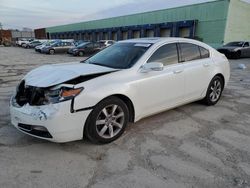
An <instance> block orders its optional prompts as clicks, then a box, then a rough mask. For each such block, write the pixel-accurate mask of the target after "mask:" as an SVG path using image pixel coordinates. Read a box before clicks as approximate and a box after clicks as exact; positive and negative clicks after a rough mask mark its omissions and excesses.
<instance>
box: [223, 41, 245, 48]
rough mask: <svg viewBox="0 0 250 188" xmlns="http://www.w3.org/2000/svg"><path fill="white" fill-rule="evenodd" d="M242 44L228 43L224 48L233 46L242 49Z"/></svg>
mask: <svg viewBox="0 0 250 188" xmlns="http://www.w3.org/2000/svg"><path fill="white" fill-rule="evenodd" d="M243 44H244V42H229V43H227V44H226V45H225V46H235V47H242V46H243Z"/></svg>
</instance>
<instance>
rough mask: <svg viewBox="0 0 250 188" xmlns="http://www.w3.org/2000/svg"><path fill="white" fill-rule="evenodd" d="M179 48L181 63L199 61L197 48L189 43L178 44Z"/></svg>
mask: <svg viewBox="0 0 250 188" xmlns="http://www.w3.org/2000/svg"><path fill="white" fill-rule="evenodd" d="M180 48H181V61H182V62H185V61H192V60H195V59H200V57H201V56H200V50H199V46H197V45H195V44H190V43H180Z"/></svg>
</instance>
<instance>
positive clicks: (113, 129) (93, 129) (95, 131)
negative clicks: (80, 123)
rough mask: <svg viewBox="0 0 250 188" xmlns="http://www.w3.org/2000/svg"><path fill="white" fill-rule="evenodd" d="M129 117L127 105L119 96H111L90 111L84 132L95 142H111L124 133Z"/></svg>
mask: <svg viewBox="0 0 250 188" xmlns="http://www.w3.org/2000/svg"><path fill="white" fill-rule="evenodd" d="M128 119H129V111H128V107H127V105H126V104H125V103H124V102H123V101H122V100H121V99H119V98H117V97H109V98H107V99H104V100H103V101H101V102H99V103H98V104H97V105H96V106H95V108H94V109H93V111H92V112H91V113H90V115H89V117H88V119H87V121H86V124H85V128H84V134H85V136H86V137H87V138H88V139H89V140H90V141H92V142H94V143H101V144H106V143H110V142H112V141H114V140H116V139H118V138H119V137H120V136H121V135H122V134H123V132H124V130H125V128H126V126H127V124H128Z"/></svg>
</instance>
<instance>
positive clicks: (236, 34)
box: [224, 0, 250, 43]
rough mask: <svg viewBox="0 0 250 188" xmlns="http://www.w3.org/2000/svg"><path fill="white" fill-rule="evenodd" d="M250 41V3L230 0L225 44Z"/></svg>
mask: <svg viewBox="0 0 250 188" xmlns="http://www.w3.org/2000/svg"><path fill="white" fill-rule="evenodd" d="M240 40H247V41H250V3H246V2H244V1H241V0H230V5H229V10H228V18H227V23H226V30H225V37H224V43H227V42H231V41H240Z"/></svg>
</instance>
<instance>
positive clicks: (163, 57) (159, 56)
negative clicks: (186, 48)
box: [147, 43, 178, 66]
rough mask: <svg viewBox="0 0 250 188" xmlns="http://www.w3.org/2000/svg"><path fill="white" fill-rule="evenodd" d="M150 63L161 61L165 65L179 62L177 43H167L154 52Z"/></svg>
mask: <svg viewBox="0 0 250 188" xmlns="http://www.w3.org/2000/svg"><path fill="white" fill-rule="evenodd" d="M147 62H148V63H152V62H160V63H162V64H163V65H164V66H167V65H171V64H176V63H178V52H177V46H176V43H173V44H166V45H164V46H162V47H160V48H159V49H158V50H156V51H155V52H154V54H153V55H152V56H151V57H150V58H149V60H148V61H147Z"/></svg>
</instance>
